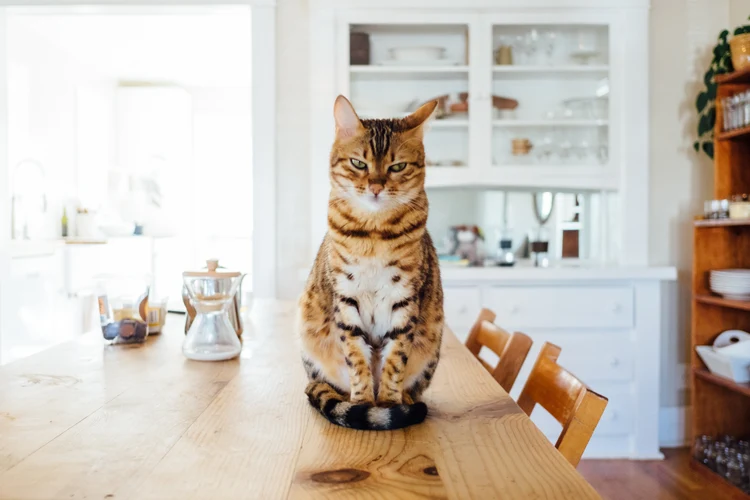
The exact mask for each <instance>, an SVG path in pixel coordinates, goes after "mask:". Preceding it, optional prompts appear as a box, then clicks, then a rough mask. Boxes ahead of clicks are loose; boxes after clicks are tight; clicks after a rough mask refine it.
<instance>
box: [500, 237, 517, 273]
mask: <svg viewBox="0 0 750 500" xmlns="http://www.w3.org/2000/svg"><path fill="white" fill-rule="evenodd" d="M515 263H516V254H515V253H513V240H511V239H509V238H501V239H500V249H499V251H498V253H497V265H498V266H502V267H511V266H512V265H513V264H515Z"/></svg>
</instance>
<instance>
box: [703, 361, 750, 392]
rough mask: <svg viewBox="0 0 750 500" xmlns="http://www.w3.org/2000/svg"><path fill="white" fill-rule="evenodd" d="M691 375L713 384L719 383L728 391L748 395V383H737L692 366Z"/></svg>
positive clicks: (749, 390) (749, 384)
mask: <svg viewBox="0 0 750 500" xmlns="http://www.w3.org/2000/svg"><path fill="white" fill-rule="evenodd" d="M693 375H695V376H696V377H698V378H699V379H702V380H705V381H707V382H710V383H712V384H714V385H719V386H721V387H724V388H725V389H729V390H730V391H733V392H736V393H738V394H742V395H743V396H747V397H750V383H743V384H738V383H737V382H735V381H734V380H730V379H728V378H724V377H720V376H718V375H714V374H713V373H711V372H710V371H708V370H707V369H705V368H693Z"/></svg>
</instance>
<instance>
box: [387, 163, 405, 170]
mask: <svg viewBox="0 0 750 500" xmlns="http://www.w3.org/2000/svg"><path fill="white" fill-rule="evenodd" d="M405 168H406V163H396V164H395V165H391V166H390V168H389V169H388V170H390V171H391V172H401V171H402V170H403V169H405Z"/></svg>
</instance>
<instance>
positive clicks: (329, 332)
mask: <svg viewBox="0 0 750 500" xmlns="http://www.w3.org/2000/svg"><path fill="white" fill-rule="evenodd" d="M436 105H437V103H436V102H431V103H428V104H426V105H424V106H422V107H421V108H420V109H419V110H417V111H416V112H415V113H413V114H412V115H409V116H408V117H406V118H403V119H397V120H360V119H359V118H358V117H357V115H356V113H355V112H354V109H353V108H352V107H351V104H350V103H349V101H347V100H346V99H345V98H344V97H343V96H339V97H338V99H337V100H336V104H335V106H334V116H335V118H336V139H335V141H334V144H333V148H332V150H331V158H330V159H331V169H330V178H331V195H330V199H329V204H328V233H327V234H326V236H325V238H324V240H323V243H322V244H321V246H320V250H319V251H318V255H317V258H316V259H315V264H314V266H313V269H312V271H311V273H310V277H309V279H308V281H307V285H306V288H305V292H304V294H303V295H302V298H301V299H300V335H301V339H302V358H303V362H304V365H305V369H306V371H307V375H308V378H309V379H310V383H309V384H308V386H307V390H306V392H307V396H308V399H309V401H310V404H311V405H312V406H313V407H315V408H316V409H317V410H318V411H320V413H321V414H323V416H325V417H326V418H327V419H328V420H330V421H331V422H333V423H335V424H338V425H342V426H344V427H352V428H356V429H398V428H402V427H406V426H408V425H412V424H416V423H419V422H422V421H423V420H424V418H425V416H426V415H427V407H426V406H425V404H424V403H422V402H420V401H419V398H420V396H421V395H422V392H424V390H425V389H426V388H427V386H429V384H430V381H431V380H432V376H433V374H434V372H435V368H436V367H437V363H438V359H439V356H440V343H441V339H442V332H443V291H442V287H441V284H440V271H439V267H438V261H437V255H436V253H435V249H434V247H433V245H432V241H431V240H430V236H429V234H428V233H427V230H426V224H427V196H426V195H425V191H424V178H425V161H424V160H425V156H424V146H423V144H422V134H423V130H422V129H423V125H424V123H425V122H426V120H427V119H428V118H429V117H430V115H431V114H432V112H433V111H434V109H435V107H436ZM402 164H405V165H402Z"/></svg>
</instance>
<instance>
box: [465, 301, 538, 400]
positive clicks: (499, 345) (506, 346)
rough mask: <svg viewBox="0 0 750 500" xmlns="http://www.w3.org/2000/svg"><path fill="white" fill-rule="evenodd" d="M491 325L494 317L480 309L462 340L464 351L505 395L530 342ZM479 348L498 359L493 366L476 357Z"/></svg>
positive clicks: (491, 313) (529, 346)
mask: <svg viewBox="0 0 750 500" xmlns="http://www.w3.org/2000/svg"><path fill="white" fill-rule="evenodd" d="M494 321H495V313H493V312H492V311H490V310H489V309H482V310H481V311H480V312H479V317H478V318H477V321H476V323H474V326H473V327H471V331H470V332H469V337H468V338H467V339H466V347H467V348H468V349H469V351H471V353H472V354H473V355H474V356H475V357H476V358H477V359H478V360H479V362H480V363H482V366H484V367H485V368H486V369H487V371H489V372H490V373H491V374H492V376H493V377H494V378H495V380H497V382H498V383H499V384H500V386H501V387H502V388H503V389H505V391H506V392H510V390H511V389H512V388H513V383H514V382H515V381H516V378H517V377H518V372H520V371H521V366H523V362H524V361H525V360H526V356H527V355H528V354H529V350H530V349H531V344H532V341H531V338H529V336H528V335H524V334H523V333H520V332H515V333H509V332H507V331H505V330H503V329H502V328H500V327H499V326H497V325H495V323H493V322H494ZM482 347H486V348H487V349H489V350H490V351H492V352H494V353H495V354H496V355H497V357H498V358H500V361H498V363H497V366H494V367H492V366H490V365H489V364H488V363H487V362H486V361H485V360H483V359H482V358H481V357H480V356H479V351H481V350H482Z"/></svg>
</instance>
